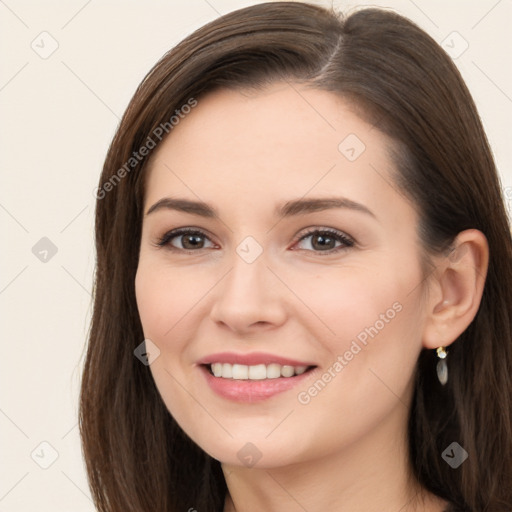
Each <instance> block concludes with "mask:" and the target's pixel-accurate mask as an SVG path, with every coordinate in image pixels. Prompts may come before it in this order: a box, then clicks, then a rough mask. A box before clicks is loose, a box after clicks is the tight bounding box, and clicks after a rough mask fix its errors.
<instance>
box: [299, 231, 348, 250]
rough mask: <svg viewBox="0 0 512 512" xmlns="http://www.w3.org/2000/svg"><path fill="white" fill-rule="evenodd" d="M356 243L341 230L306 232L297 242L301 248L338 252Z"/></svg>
mask: <svg viewBox="0 0 512 512" xmlns="http://www.w3.org/2000/svg"><path fill="white" fill-rule="evenodd" d="M353 245H354V241H353V240H351V239H350V238H349V237H348V236H346V235H344V234H343V233H341V232H340V231H334V230H327V231H326V230H319V229H317V230H314V231H311V232H309V233H306V234H305V235H304V236H302V237H301V238H300V240H299V241H298V242H297V246H298V248H299V249H304V250H307V251H314V252H330V251H332V252H336V251H337V250H342V249H347V248H349V247H352V246H353Z"/></svg>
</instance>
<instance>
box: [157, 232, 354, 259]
mask: <svg viewBox="0 0 512 512" xmlns="http://www.w3.org/2000/svg"><path fill="white" fill-rule="evenodd" d="M324 233H327V234H329V235H331V236H333V237H334V238H335V239H336V240H337V241H339V242H341V243H342V245H341V246H338V247H335V248H333V249H328V250H325V251H314V250H310V249H292V250H301V251H307V252H312V253H316V254H333V253H337V252H340V251H343V250H345V249H349V248H351V247H353V246H354V245H356V241H355V240H354V239H353V238H352V237H351V236H350V235H347V234H346V233H344V232H343V231H340V230H338V229H335V228H328V227H319V226H313V227H309V228H306V231H305V232H304V231H302V232H301V233H300V234H298V235H296V236H295V238H294V241H293V245H292V247H293V246H295V245H297V244H298V243H299V242H301V241H302V240H304V239H306V238H308V237H309V236H312V235H314V234H324ZM187 234H192V235H199V236H202V237H204V238H205V239H207V240H209V241H210V242H211V243H212V244H213V245H218V244H216V243H215V242H214V241H213V239H212V237H211V236H210V235H209V234H208V232H207V231H206V230H204V229H203V228H198V227H194V226H186V227H181V228H175V229H172V230H170V231H167V232H166V233H165V234H164V235H163V236H161V237H158V239H157V241H156V242H155V244H154V245H156V246H157V247H158V248H163V247H166V248H168V249H169V250H172V251H178V252H182V253H189V254H190V253H194V252H200V251H201V250H202V249H211V247H202V248H199V249H193V250H191V249H182V248H179V247H174V246H172V245H171V244H170V241H171V240H172V239H174V238H177V237H179V236H183V235H187Z"/></svg>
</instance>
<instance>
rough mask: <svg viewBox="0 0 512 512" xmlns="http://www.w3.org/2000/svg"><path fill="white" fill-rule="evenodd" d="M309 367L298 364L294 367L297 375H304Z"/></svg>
mask: <svg viewBox="0 0 512 512" xmlns="http://www.w3.org/2000/svg"><path fill="white" fill-rule="evenodd" d="M307 369H308V367H307V366H296V367H295V368H294V370H295V375H302V374H303V373H304V372H305V371H306V370H307Z"/></svg>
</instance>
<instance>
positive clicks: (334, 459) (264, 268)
mask: <svg viewBox="0 0 512 512" xmlns="http://www.w3.org/2000/svg"><path fill="white" fill-rule="evenodd" d="M349 134H355V135H356V136H357V137H358V138H359V139H360V140H361V141H362V142H363V143H364V145H365V150H364V151H363V152H362V153H361V154H360V155H359V156H358V158H356V159H355V160H354V161H349V160H348V159H347V158H346V157H345V155H344V154H343V152H342V151H340V150H339V148H338V146H339V145H340V142H342V141H343V140H344V139H345V137H347V136H348V135H349ZM391 144H392V142H391V141H390V140H389V139H388V138H387V137H386V136H385V135H383V134H382V133H380V132H379V131H378V130H377V129H375V128H373V127H372V126H371V125H369V124H367V123H366V122H365V121H363V120H362V119H361V118H360V117H358V116H357V115H356V113H355V109H354V108H352V106H351V105H350V104H348V103H347V102H345V101H344V100H342V99H340V98H339V97H337V96H336V95H334V94H332V93H329V92H324V91H320V90H316V89H313V88H307V87H305V86H304V85H299V84H287V83H276V84H273V85H272V86H269V87H267V88H265V89H263V90H259V91H232V90H231V91H225V90H224V91H217V92H214V93H211V94H209V95H207V96H206V97H204V98H201V99H200V100H199V103H198V106H197V107H196V108H195V109H194V110H193V111H192V112H191V113H190V114H189V115H187V117H186V118H185V119H183V120H182V121H180V124H179V125H177V126H176V127H175V128H174V129H173V132H172V134H171V136H169V137H168V138H167V139H165V140H164V141H163V143H162V144H161V145H160V146H159V148H158V150H157V152H156V153H155V155H153V160H152V165H151V168H150V171H149V174H148V176H147V183H146V185H147V186H146V195H145V208H144V211H145V212H148V210H149V208H150V207H151V206H152V205H154V204H155V203H156V202H157V201H159V200H160V199H162V198H164V197H172V198H183V199H189V200H192V201H204V202H207V203H208V204H210V205H212V206H213V207H214V208H215V209H216V210H217V212H218V216H217V217H210V218H206V217H202V216H199V215H196V214H193V213H189V212H181V211H176V210H173V209H169V208H161V209H158V210H155V211H153V212H152V213H149V214H147V213H146V214H145V215H144V219H143V231H142V241H141V247H140V261H139V267H138V272H137V276H136V293H137V302H138V307H139V313H140V317H141V321H142V325H143V329H144V335H145V337H146V338H149V339H151V340H152V342H153V343H155V344H156V345H157V346H158V348H159V350H160V356H159V357H157V358H156V360H155V361H154V362H153V363H152V364H151V367H150V368H151V372H152V375H153V377H154V380H155V383H156V385H157V387H158V389H159V391H160V394H161V396H162V399H163V400H164V402H165V404H166V406H167V408H168V410H169V411H170V413H171V414H172V415H173V416H174V418H175V419H176V421H177V422H178V423H179V424H180V426H181V427H182V428H183V429H184V430H185V432H186V433H187V434H188V435H189V436H190V437H191V438H192V439H193V440H194V441H195V442H196V443H197V444H198V445H199V446H200V447H201V448H202V449H203V450H205V451H206V452H207V453H209V454H210V455H211V456H212V457H214V458H216V459H218V460H220V461H221V462H222V468H223V471H224V475H225V478H226V482H227V485H228V489H229V494H228V496H227V497H226V506H225V510H226V511H235V510H236V511H238V512H241V511H243V512H253V511H260V510H267V511H277V510H279V511H282V510H286V511H292V512H293V511H303V510H304V509H306V510H309V511H317V510H350V511H366V512H371V511H379V512H382V511H390V512H391V511H398V510H400V511H402V512H403V511H409V510H411V511H412V510H425V511H432V512H434V511H441V510H443V509H444V506H445V503H443V502H442V501H441V500H439V499H437V498H436V497H435V496H433V495H431V494H429V493H428V492H426V491H425V490H423V489H421V488H420V487H419V486H418V485H417V484H416V483H415V482H414V480H413V478H412V476H411V469H410V467H409V466H408V462H407V437H406V424H407V417H408V413H409V405H410V401H411V392H412V379H413V376H414V368H415V363H416V361H417V358H418V355H419V353H420V351H421V350H422V349H423V348H428V349H435V348H436V347H438V346H440V345H444V346H449V345H450V343H451V342H453V341H454V340H455V339H456V338H457V336H458V335H459V334H460V333H461V332H463V331H464V330H465V329H466V327H467V326H468V325H469V323H470V322H471V320H472V319H473V318H474V316H475V314H476V312H477V310H478V306H479V303H480V299H481V294H482V290H483V284H484V281H485V273H486V270H487V264H488V248H487V243H486V239H485V237H484V235H483V234H482V233H481V232H479V231H476V230H467V231H464V232H462V233H460V234H459V236H458V237H457V239H456V245H457V247H458V248H459V249H458V252H457V253H455V254H456V257H454V255H453V254H452V256H451V257H450V258H447V257H444V256H443V257H441V256H439V257H436V258H434V260H433V261H434V265H435V267H434V269H433V271H432V272H430V274H429V276H428V279H424V277H425V276H424V275H423V273H422V268H421V266H420V255H421V251H422V248H421V244H420V242H419V241H418V239H417V236H416V227H417V224H418V212H417V211H416V209H415V207H414V205H413V204H412V203H411V202H409V201H408V200H407V199H406V198H405V197H404V195H402V194H401V193H400V192H399V191H398V190H397V188H396V187H395V186H394V185H393V180H392V174H393V172H394V164H393V162H392V160H391V158H390V156H389V154H388V150H389V148H390V146H391ZM343 147H344V146H343V145H342V148H343ZM333 196H336V197H341V196H343V197H345V198H348V199H350V200H352V201H355V202H357V203H360V204H362V205H364V206H365V207H367V208H368V209H369V210H371V212H373V215H370V214H368V213H364V212H362V211H357V210H353V209H349V208H330V209H325V210H321V211H316V212H309V213H304V214H301V215H295V216H290V217H286V218H279V217H276V216H275V212H274V210H275V208H276V207H277V206H279V205H282V204H283V203H285V202H286V201H290V200H295V199H300V198H304V199H310V198H325V197H333ZM181 227H194V228H197V229H200V230H202V231H204V233H205V238H199V241H200V242H201V243H203V244H204V246H203V247H202V248H199V249H191V252H188V253H187V252H186V251H184V250H183V249H182V247H183V246H182V245H181V244H182V243H184V242H185V243H186V242H187V241H188V240H189V239H186V240H184V238H183V237H177V238H174V239H172V241H171V242H169V244H168V245H167V246H164V247H158V246H157V245H156V244H157V242H158V240H159V239H160V238H162V237H163V236H164V235H165V234H166V233H167V232H169V231H170V230H172V229H175V228H181ZM311 227H313V228H318V230H320V231H321V229H322V228H324V229H325V228H331V229H335V230H338V231H341V232H342V233H344V234H345V235H346V236H348V237H350V238H352V239H353V240H354V241H355V243H354V245H353V246H352V247H344V246H343V243H342V242H336V243H335V245H334V247H335V248H339V247H341V248H342V249H341V250H338V251H337V252H331V253H330V254H326V253H325V252H324V251H323V250H322V247H323V246H321V245H319V244H318V241H319V239H318V234H317V236H310V237H309V238H306V239H304V240H302V241H298V239H299V238H301V236H303V235H304V234H305V233H306V232H307V231H308V228H311ZM247 236H251V237H253V238H254V239H255V240H256V241H257V243H258V244H259V246H260V247H261V249H262V253H261V254H260V255H259V257H258V258H256V259H255V261H254V262H252V263H247V262H246V261H245V260H244V259H242V258H241V257H240V256H239V255H238V254H237V252H236V248H237V246H238V245H239V244H240V243H241V242H242V241H243V240H244V239H245V238H246V237H247ZM331 242H332V241H331ZM171 243H172V244H174V245H171ZM188 247H190V246H188ZM328 247H333V245H329V246H328ZM193 251H195V252H193ZM397 303H398V304H399V305H400V306H401V310H400V312H398V313H396V315H395V316H394V318H393V319H392V320H389V321H388V322H387V323H385V326H384V328H382V329H381V330H379V332H378V334H377V335H375V336H374V337H373V338H370V339H369V340H368V343H367V345H366V346H363V345H362V344H360V345H361V346H362V347H364V348H362V350H360V351H359V352H358V353H357V354H356V355H354V356H353V358H352V359H351V360H350V361H348V362H347V364H346V366H344V368H343V370H342V371H340V372H339V373H337V374H336V376H335V377H334V378H332V379H331V381H330V382H329V383H328V384H327V385H326V386H325V387H324V388H323V389H322V390H321V391H320V392H318V393H317V394H316V396H313V397H311V400H310V401H309V402H308V403H307V404H303V403H300V402H299V400H298V393H299V392H301V391H307V390H308V388H309V387H310V386H312V385H313V384H314V383H315V381H317V380H318V379H319V378H321V377H322V375H323V374H324V373H325V372H328V370H329V368H331V369H332V366H333V364H334V363H335V361H336V358H337V356H338V355H342V354H344V353H345V352H346V351H347V350H349V349H350V347H351V343H352V342H353V341H354V339H356V336H357V335H358V334H360V333H361V332H362V331H364V329H365V328H366V327H369V326H372V325H374V324H375V323H376V321H377V320H379V318H381V317H380V315H381V314H385V313H386V311H387V310H389V309H390V308H392V305H393V304H397ZM224 351H229V352H237V353H251V352H268V353H271V354H276V355H280V356H284V357H293V358H294V359H298V360H301V361H312V362H314V364H315V365H317V368H316V369H315V370H313V371H312V372H311V373H310V374H309V375H308V376H307V378H306V380H305V381H303V383H301V385H299V386H298V387H297V388H294V389H292V390H289V391H286V392H284V393H281V394H278V395H276V396H274V397H272V398H270V399H267V400H265V401H263V402H256V403H236V402H232V401H230V400H227V399H225V398H221V397H220V396H218V395H216V394H215V393H214V392H213V391H212V390H211V389H210V387H209V386H208V385H207V384H206V382H205V379H204V376H203V375H202V374H201V372H200V371H199V369H198V367H197V364H196V362H197V361H198V360H199V359H200V358H202V357H204V356H207V355H208V354H212V353H215V352H224ZM448 366H449V358H448ZM247 442H250V443H252V445H254V446H255V447H257V450H258V452H259V453H260V454H261V458H260V459H259V460H258V462H257V463H256V464H255V465H254V466H253V467H248V466H246V465H244V464H243V463H242V461H241V460H240V459H239V458H238V456H237V453H238V452H239V450H241V449H242V447H244V446H245V445H246V443H247ZM251 450H253V448H251Z"/></svg>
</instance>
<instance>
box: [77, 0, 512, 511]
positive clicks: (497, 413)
mask: <svg viewBox="0 0 512 512" xmlns="http://www.w3.org/2000/svg"><path fill="white" fill-rule="evenodd" d="M97 197H98V203H97V217H96V245H97V273H96V288H95V302H94V314H93V321H92V326H91V332H90V339H89V346H88V353H87V360H86V365H85V368H84V374H83V382H82V392H81V409H80V415H81V435H82V440H83V448H84V455H85V460H86V464H87V470H88V475H89V479H90V484H91V488H92V491H93V495H94V498H95V501H96V505H97V507H98V510H101V511H130V510H133V511H178V510H197V511H200V510H208V511H222V510H224V511H235V510H236V511H238V512H240V511H245V512H246V511H253V510H269V511H270V510H277V509H279V510H287V511H292V510H309V511H313V510H347V511H359V510H361V511H362V510H364V511H372V510H375V511H377V510H378V511H388V510H389V511H395V510H403V511H406V510H407V511H412V510H415V511H420V510H421V511H432V512H434V511H436V512H437V511H491V512H498V511H502V510H503V511H505V510H510V509H511V508H512V485H511V483H512V428H511V427H512V410H511V396H512V394H511V392H512V389H511V388H512V383H511V378H510V372H511V370H512V334H511V314H510V304H511V303H512V297H511V294H512V291H511V290H512V287H511V286H510V285H511V283H512V244H511V236H510V228H509V224H508V220H507V216H506V212H505V208H504V202H503V197H502V195H501V192H500V186H499V180H498V176H497V173H496V169H495V165H494V163H493V160H492V156H491V152H490V149H489V146H488V143H487V140H486V137H485V134H484V131H483V128H482V124H481V122H480V119H479V117H478V114H477V112H476V109H475V106H474V103H473V101H472V99H471V96H470V94H469V92H468V90H467V88H466V87H465V85H464V83H463V81H462V79H461V77H460V74H459V73H458V71H457V69H456V68H455V66H454V65H453V63H452V62H451V60H450V58H449V57H448V56H447V55H445V54H444V52H443V51H442V50H441V49H440V48H439V46H438V45H437V44H436V43H435V42H434V41H433V40H432V39H431V38H430V37H429V36H428V35H426V34H425V33H424V32H423V31H422V30H420V29H419V28H418V27H417V26H415V25H414V24H413V23H411V22H410V21H408V20H406V19H404V18H403V17H400V16H398V15H396V14H393V13H391V12H388V11H382V10H377V9H366V10H361V11H359V12H356V13H354V14H352V15H351V16H349V17H346V18H344V17H343V16H341V17H340V16H338V15H336V14H335V13H333V12H330V11H328V10H325V9H322V8H319V7H315V6H311V5H307V4H299V3H287V2H282V3H281V2H280V3H269V4H260V5H257V6H253V7H249V8H246V9H241V10H239V11H235V12H232V13H230V14H228V15H225V16H223V17H220V18H218V19H217V20H215V21H214V22H212V23H210V24H208V25H206V26H205V27H203V28H201V29H199V30H198V31H196V32H195V33H194V34H192V35H191V36H189V37H187V38H186V39H185V40H184V41H183V42H182V43H180V44H179V45H178V46H177V47H176V48H174V49H173V50H171V51H170V52H169V53H168V54H166V55H165V56H164V57H163V58H162V59H161V61H160V62H159V63H157V65H156V66H155V67H154V68H153V69H152V70H151V71H150V72H149V74H148V75H147V76H146V78H145V79H144V81H143V82H142V83H141V85H140V86H139V88H138V90H137V91H136V93H135V95H134V98H133V99H132V101H131V103H130V105H129V107H128V109H127V111H126V113H125V115H124V117H123V120H122V122H121V124H120V126H119V129H118V131H117V133H116V135H115V137H114V140H113V142H112V145H111V147H110V150H109V152H108V155H107V158H106V162H105V166H104V169H103V174H102V176H101V180H100V185H99V188H98V192H97Z"/></svg>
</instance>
